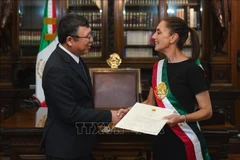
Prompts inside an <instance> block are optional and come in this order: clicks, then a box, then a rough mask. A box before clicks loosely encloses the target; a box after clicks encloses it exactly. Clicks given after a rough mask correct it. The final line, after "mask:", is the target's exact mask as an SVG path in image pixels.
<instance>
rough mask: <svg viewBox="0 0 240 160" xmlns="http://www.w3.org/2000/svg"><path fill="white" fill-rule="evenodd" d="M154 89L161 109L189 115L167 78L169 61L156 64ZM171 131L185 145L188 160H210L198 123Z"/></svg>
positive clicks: (187, 124)
mask: <svg viewBox="0 0 240 160" xmlns="http://www.w3.org/2000/svg"><path fill="white" fill-rule="evenodd" d="M197 63H199V61H197ZM199 64H200V63H199ZM152 88H153V92H154V95H155V99H156V102H157V104H158V106H159V107H162V108H168V109H172V110H174V113H176V114H179V115H185V114H187V111H186V110H185V109H184V108H183V107H182V106H181V104H180V103H179V102H178V101H177V99H176V98H175V97H174V96H173V94H172V93H171V91H170V87H169V84H168V76H167V59H165V60H160V61H159V62H157V63H155V64H154V67H153V75H152ZM171 129H172V131H173V132H174V133H175V134H176V135H177V136H178V137H179V138H180V139H181V140H182V142H183V143H184V144H185V148H186V154H187V159H188V160H203V159H204V160H210V157H209V154H208V152H207V146H206V142H205V139H204V137H203V135H202V133H201V131H200V127H199V125H198V123H197V122H196V123H194V122H191V123H184V124H178V125H175V126H172V127H171Z"/></svg>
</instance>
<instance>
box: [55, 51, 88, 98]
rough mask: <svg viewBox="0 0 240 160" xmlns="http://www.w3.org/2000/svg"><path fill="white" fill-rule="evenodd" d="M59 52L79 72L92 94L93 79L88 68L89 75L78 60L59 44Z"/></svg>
mask: <svg viewBox="0 0 240 160" xmlns="http://www.w3.org/2000/svg"><path fill="white" fill-rule="evenodd" d="M57 52H58V53H59V55H61V57H63V59H64V61H65V62H66V63H68V64H69V66H70V68H72V69H73V70H74V71H75V72H77V74H78V75H79V76H80V77H81V79H82V81H83V82H84V83H85V84H86V85H87V87H88V89H89V91H90V93H91V94H92V83H91V79H90V76H89V72H88V70H87V67H86V66H85V68H86V70H87V71H86V72H87V77H88V78H87V77H86V75H85V73H84V71H83V70H82V68H81V67H80V66H79V64H77V62H75V61H74V60H73V59H72V57H71V56H69V55H68V54H67V53H66V52H65V51H64V50H62V49H61V48H60V47H59V46H57Z"/></svg>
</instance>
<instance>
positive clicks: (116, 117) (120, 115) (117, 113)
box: [111, 108, 129, 125]
mask: <svg viewBox="0 0 240 160" xmlns="http://www.w3.org/2000/svg"><path fill="white" fill-rule="evenodd" d="M128 111H129V109H127V108H126V109H123V108H121V109H119V110H118V111H116V110H111V113H112V123H113V124H114V125H115V124H117V123H118V122H119V121H120V120H121V119H122V118H123V117H124V116H125V115H126V114H127V112H128Z"/></svg>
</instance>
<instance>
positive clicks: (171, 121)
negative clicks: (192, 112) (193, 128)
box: [164, 113, 186, 127]
mask: <svg viewBox="0 0 240 160" xmlns="http://www.w3.org/2000/svg"><path fill="white" fill-rule="evenodd" d="M164 118H165V119H168V121H167V124H168V125H169V126H170V127H171V126H174V125H176V124H178V123H183V122H186V116H184V115H179V114H175V113H174V114H171V115H169V116H166V117H164Z"/></svg>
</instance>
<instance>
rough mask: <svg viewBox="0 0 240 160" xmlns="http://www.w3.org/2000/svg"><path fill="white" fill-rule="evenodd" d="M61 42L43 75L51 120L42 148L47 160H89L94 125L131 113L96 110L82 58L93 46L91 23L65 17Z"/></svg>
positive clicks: (60, 25)
mask: <svg viewBox="0 0 240 160" xmlns="http://www.w3.org/2000/svg"><path fill="white" fill-rule="evenodd" d="M58 40H59V43H60V44H59V45H58V46H57V47H56V49H55V50H54V51H53V53H52V54H51V56H50V57H49V59H48V61H47V63H46V66H45V68H44V73H43V81H42V86H43V90H44V94H45V99H46V103H47V106H48V116H47V120H46V123H45V127H44V133H43V142H42V148H45V154H46V157H47V159H48V160H50V159H51V160H53V159H54V160H56V159H64V160H66V159H74V160H89V159H90V157H91V156H90V155H91V151H92V146H93V144H94V142H95V138H96V134H95V133H92V132H91V131H90V130H89V129H95V128H94V127H93V126H92V125H91V124H92V122H95V123H96V122H104V123H106V122H112V123H113V124H116V123H117V122H118V121H119V120H120V119H121V118H122V117H123V116H124V115H125V114H126V113H127V111H128V110H127V109H120V110H119V111H109V110H96V109H94V104H93V98H92V85H91V80H90V76H89V72H88V69H87V67H86V66H85V64H84V62H83V61H82V59H81V58H80V56H81V55H84V54H86V53H88V52H89V50H90V48H91V45H92V43H93V37H92V35H91V28H90V27H89V24H88V21H87V20H86V19H85V18H84V17H82V16H80V15H77V14H68V15H66V16H64V17H62V19H61V20H60V22H59V25H58ZM79 126H82V128H80V127H79Z"/></svg>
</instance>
